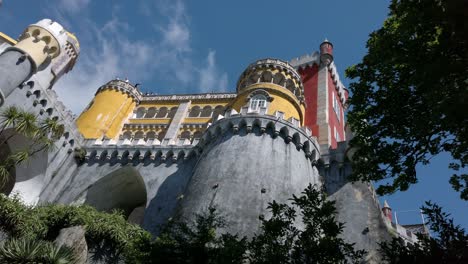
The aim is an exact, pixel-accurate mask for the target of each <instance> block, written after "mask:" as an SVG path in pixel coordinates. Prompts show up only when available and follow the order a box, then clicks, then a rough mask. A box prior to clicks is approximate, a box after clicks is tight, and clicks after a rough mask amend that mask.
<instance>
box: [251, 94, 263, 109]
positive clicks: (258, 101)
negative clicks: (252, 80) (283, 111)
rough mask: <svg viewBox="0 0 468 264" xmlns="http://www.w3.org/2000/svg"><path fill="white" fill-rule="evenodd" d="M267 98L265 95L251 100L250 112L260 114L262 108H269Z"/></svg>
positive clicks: (253, 97)
mask: <svg viewBox="0 0 468 264" xmlns="http://www.w3.org/2000/svg"><path fill="white" fill-rule="evenodd" d="M267 103H268V101H267V97H266V96H265V95H263V94H256V95H254V96H252V98H250V102H249V112H260V108H262V107H265V108H266V107H267Z"/></svg>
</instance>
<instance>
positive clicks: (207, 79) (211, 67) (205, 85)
mask: <svg viewBox="0 0 468 264" xmlns="http://www.w3.org/2000/svg"><path fill="white" fill-rule="evenodd" d="M215 56H216V52H215V51H210V52H208V56H207V57H206V66H205V67H204V68H202V69H201V70H200V71H199V75H200V84H199V85H200V89H202V91H204V92H212V91H220V92H221V91H226V90H227V84H228V78H227V74H226V73H220V72H219V71H218V69H217V67H216V61H215Z"/></svg>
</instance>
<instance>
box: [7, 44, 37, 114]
mask: <svg viewBox="0 0 468 264" xmlns="http://www.w3.org/2000/svg"><path fill="white" fill-rule="evenodd" d="M31 74H32V64H31V61H30V60H29V59H28V58H27V56H26V55H25V54H24V53H22V52H20V51H18V50H8V51H7V52H5V53H3V54H1V55H0V76H1V78H0V106H2V105H3V103H4V101H5V98H6V97H7V96H8V95H10V94H11V92H12V91H13V90H14V89H16V88H17V87H18V86H19V85H20V84H22V83H23V82H24V81H25V80H26V79H28V78H29V77H30V76H31Z"/></svg>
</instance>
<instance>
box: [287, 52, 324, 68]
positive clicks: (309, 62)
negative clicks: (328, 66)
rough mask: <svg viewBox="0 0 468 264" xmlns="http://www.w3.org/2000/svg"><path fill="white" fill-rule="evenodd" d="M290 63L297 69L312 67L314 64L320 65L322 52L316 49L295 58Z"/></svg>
mask: <svg viewBox="0 0 468 264" xmlns="http://www.w3.org/2000/svg"><path fill="white" fill-rule="evenodd" d="M289 63H290V64H291V65H292V66H293V67H294V68H296V69H300V68H305V67H307V66H310V67H312V66H313V65H314V64H316V65H320V54H319V53H318V52H317V51H316V52H314V53H312V54H306V55H304V56H301V57H298V58H294V59H292V60H291V61H290V62H289Z"/></svg>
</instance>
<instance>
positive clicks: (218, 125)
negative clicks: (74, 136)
mask: <svg viewBox="0 0 468 264" xmlns="http://www.w3.org/2000/svg"><path fill="white" fill-rule="evenodd" d="M226 116H227V117H224V116H222V115H220V116H218V118H217V120H216V121H215V122H214V123H213V124H211V125H210V126H209V127H208V129H207V130H206V131H205V133H204V134H203V136H202V137H201V138H200V139H193V141H190V140H189V139H183V140H163V141H160V140H158V139H149V140H144V139H133V140H132V139H119V140H114V139H104V140H101V139H97V140H94V139H93V140H85V141H84V143H83V146H82V148H83V149H84V150H85V151H86V155H85V158H86V160H87V161H92V160H107V161H110V160H118V161H148V160H149V161H155V160H157V159H158V158H160V159H161V160H163V161H165V160H166V159H168V158H171V159H172V160H178V159H180V158H188V157H190V156H191V155H193V154H197V153H199V152H202V151H203V148H204V147H205V146H206V145H208V144H209V143H210V142H211V141H213V140H214V139H216V138H217V137H218V136H220V135H222V134H224V133H227V132H232V133H233V134H238V133H239V131H244V133H255V134H258V135H262V134H269V135H270V136H271V137H273V138H277V137H280V138H282V139H283V140H284V141H285V143H286V144H289V143H292V144H295V145H296V149H297V150H302V151H303V152H304V154H305V156H306V157H307V158H309V159H311V162H313V163H316V162H317V160H318V158H319V156H320V151H319V148H318V143H317V139H316V138H315V137H312V135H311V133H310V130H309V129H308V128H303V127H300V126H299V125H298V123H297V122H291V120H284V119H279V118H277V117H275V116H270V115H259V114H256V113H251V114H248V115H242V114H239V113H237V112H236V111H235V110H231V111H229V112H228V113H227V115H226Z"/></svg>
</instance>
